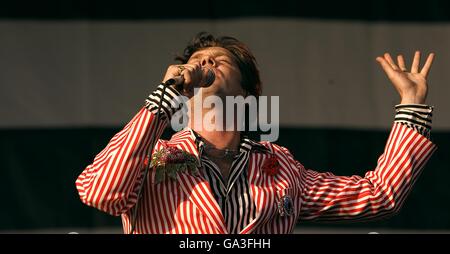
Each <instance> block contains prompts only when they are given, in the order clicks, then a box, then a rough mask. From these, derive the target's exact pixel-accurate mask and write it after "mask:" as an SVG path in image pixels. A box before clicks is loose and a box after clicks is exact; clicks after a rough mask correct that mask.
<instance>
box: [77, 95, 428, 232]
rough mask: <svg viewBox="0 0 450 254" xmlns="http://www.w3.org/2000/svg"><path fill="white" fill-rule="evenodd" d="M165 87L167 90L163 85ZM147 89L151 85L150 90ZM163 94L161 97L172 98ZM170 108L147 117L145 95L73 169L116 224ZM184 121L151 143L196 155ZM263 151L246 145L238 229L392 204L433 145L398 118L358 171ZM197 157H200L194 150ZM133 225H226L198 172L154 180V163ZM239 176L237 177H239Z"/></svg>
mask: <svg viewBox="0 0 450 254" xmlns="http://www.w3.org/2000/svg"><path fill="white" fill-rule="evenodd" d="M169 91H170V92H174V91H172V90H169ZM155 93H158V91H156V92H155ZM171 97H172V98H169V97H167V98H165V101H166V103H163V107H166V106H168V105H172V106H174V105H176V104H177V103H175V102H174V101H173V100H174V99H176V98H174V97H173V94H172V95H171ZM174 111H175V109H167V108H166V109H165V112H167V113H168V114H169V115H168V116H166V117H165V118H164V121H160V122H159V124H158V125H156V124H155V121H154V120H155V107H154V106H152V103H151V102H149V101H147V103H146V107H143V108H142V109H141V110H140V111H139V112H138V113H137V114H136V115H135V117H134V118H133V119H132V120H131V121H130V122H129V123H128V124H127V125H126V126H125V127H124V128H123V129H122V130H121V131H120V132H119V133H117V134H116V135H115V136H114V137H113V138H112V139H111V141H110V142H109V143H108V145H107V146H106V147H105V148H104V149H103V150H102V151H101V152H100V153H99V154H98V155H97V156H96V157H95V159H94V161H93V163H92V164H90V165H88V166H87V167H86V169H85V170H84V171H83V172H82V173H81V174H80V176H79V177H78V179H77V180H76V187H77V190H78V193H79V195H80V198H81V201H82V202H83V203H85V204H87V205H89V206H92V207H95V208H97V209H100V210H102V211H105V212H107V213H109V214H112V215H116V216H119V215H120V216H121V217H122V221H123V227H124V232H125V233H129V232H130V230H131V224H130V217H131V214H132V213H133V207H134V205H135V204H136V201H137V191H138V190H137V189H138V186H139V183H141V181H142V180H143V179H142V178H143V177H142V175H143V174H142V173H143V161H144V158H145V155H146V153H147V152H148V151H149V149H150V147H149V146H150V144H149V142H150V139H151V138H152V137H156V138H159V137H160V136H161V133H162V130H163V129H164V128H165V127H166V125H167V123H168V119H169V118H170V115H171V114H173V112H174ZM191 134H192V133H191V131H190V130H189V129H185V130H183V131H180V132H178V133H176V134H175V135H174V136H173V137H172V138H171V140H169V141H166V140H161V139H159V140H158V142H157V144H156V147H155V150H159V149H161V148H163V147H176V148H178V149H182V150H185V151H187V152H189V153H191V154H193V155H195V156H196V157H197V158H199V151H198V149H197V145H196V142H195V139H194V138H193V137H192V135H191ZM259 144H261V145H263V146H265V147H266V149H267V150H268V152H266V153H256V152H252V151H251V152H250V153H249V155H248V164H247V167H246V170H244V171H245V174H242V175H245V177H246V180H247V184H248V188H249V191H250V197H251V199H252V203H253V204H254V205H255V213H254V217H253V216H251V217H252V218H251V219H250V221H249V223H247V225H245V226H244V227H243V228H242V229H240V232H239V233H241V234H248V233H291V232H292V231H293V228H294V226H295V224H296V222H297V220H299V219H302V220H310V219H323V220H343V219H348V220H361V219H372V218H378V217H383V216H387V215H391V214H393V213H395V212H397V211H398V210H399V209H400V208H401V206H402V204H403V203H404V201H405V199H406V196H407V195H408V193H409V192H410V190H411V188H412V186H413V185H414V183H415V182H416V180H417V178H418V176H419V174H420V172H421V170H422V169H423V167H424V165H425V164H426V162H427V161H428V159H429V158H430V156H431V155H432V154H433V152H434V151H435V149H436V146H435V145H434V144H433V143H432V142H431V141H430V140H428V139H427V138H426V137H424V136H423V135H421V134H420V133H418V132H417V131H415V130H414V129H411V128H408V127H407V126H406V125H404V124H401V123H394V125H393V127H392V130H391V132H390V135H389V137H388V140H387V144H386V147H385V150H384V153H383V154H382V155H381V156H380V157H379V159H378V163H377V166H376V168H375V169H374V170H373V171H369V172H367V173H366V174H365V176H364V177H360V176H350V177H346V176H335V175H333V174H332V173H329V172H326V173H320V172H317V171H313V170H310V169H307V168H305V167H304V166H303V165H302V164H301V163H300V162H298V161H297V160H295V158H294V157H293V156H292V154H291V153H290V152H289V151H288V150H287V149H286V148H284V147H281V146H278V145H275V144H272V143H268V142H260V143H259ZM272 156H276V158H277V160H278V162H279V164H280V168H279V172H278V173H277V174H276V175H274V176H272V175H269V174H267V173H266V172H264V171H263V170H262V166H263V165H264V163H265V162H267V161H268V159H270V158H271V157H272ZM199 161H200V158H199ZM145 180H146V184H145V185H144V188H145V189H144V191H143V196H142V200H140V202H141V205H140V206H139V211H138V217H137V225H136V230H135V231H134V233H196V234H203V233H220V234H225V233H231V231H232V230H233V228H232V227H228V226H227V221H226V220H225V216H224V214H223V212H222V209H221V206H220V205H219V203H218V202H217V200H216V198H215V197H214V191H213V190H212V187H211V184H210V183H209V182H208V180H207V179H206V177H202V176H197V175H190V174H188V173H180V174H179V175H178V181H171V180H166V181H165V182H162V183H159V184H155V181H154V180H155V171H154V170H153V171H151V172H150V174H149V175H148V176H147V179H145ZM244 182H245V181H244ZM286 197H291V198H292V205H293V210H294V213H293V214H292V215H290V216H281V215H280V213H279V211H278V204H279V203H280V201H281V200H282V199H283V198H286Z"/></svg>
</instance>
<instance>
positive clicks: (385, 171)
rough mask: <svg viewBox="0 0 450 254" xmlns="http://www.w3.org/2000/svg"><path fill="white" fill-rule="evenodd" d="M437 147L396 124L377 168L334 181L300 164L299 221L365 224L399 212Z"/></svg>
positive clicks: (329, 176) (339, 177) (298, 164)
mask: <svg viewBox="0 0 450 254" xmlns="http://www.w3.org/2000/svg"><path fill="white" fill-rule="evenodd" d="M435 150H436V146H435V145H434V144H433V143H432V142H431V141H430V140H428V139H427V138H426V137H424V136H423V135H421V134H420V133H419V132H417V131H416V130H414V129H412V128H409V127H407V126H406V125H404V124H401V123H394V125H393V127H392V130H391V132H390V135H389V138H388V141H387V144H386V146H385V149H384V153H383V154H382V155H381V156H380V157H379V159H378V163H377V166H376V168H375V169H374V170H373V171H369V172H367V173H366V174H365V176H364V177H361V176H350V177H346V176H335V175H333V174H332V173H319V172H316V171H313V170H309V169H305V168H304V167H303V165H302V164H300V163H299V162H298V161H295V160H294V159H292V158H291V159H292V163H295V164H296V169H297V173H298V176H299V178H300V180H299V183H300V193H301V194H300V197H299V198H300V202H301V208H300V211H299V213H300V214H299V218H300V219H301V220H311V219H320V220H342V219H349V220H360V219H362V220H367V219H374V218H380V217H384V216H388V215H392V214H394V213H396V212H398V211H399V210H400V208H401V206H402V204H403V203H404V201H405V199H406V197H407V195H408V193H409V192H410V191H411V188H412V186H413V185H414V183H415V182H416V180H417V178H418V177H419V175H420V172H421V170H422V169H423V167H424V165H425V164H426V162H427V161H428V159H429V158H430V157H431V155H432V154H433V152H434V151H435Z"/></svg>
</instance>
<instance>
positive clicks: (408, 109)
mask: <svg viewBox="0 0 450 254" xmlns="http://www.w3.org/2000/svg"><path fill="white" fill-rule="evenodd" d="M433 109H434V108H433V107H432V106H428V105H424V104H399V105H396V106H395V112H396V114H395V122H397V123H403V124H405V125H406V126H408V127H410V128H412V129H414V130H416V131H418V132H419V133H420V134H422V135H424V136H426V137H428V138H429V137H430V131H431V123H432V117H433Z"/></svg>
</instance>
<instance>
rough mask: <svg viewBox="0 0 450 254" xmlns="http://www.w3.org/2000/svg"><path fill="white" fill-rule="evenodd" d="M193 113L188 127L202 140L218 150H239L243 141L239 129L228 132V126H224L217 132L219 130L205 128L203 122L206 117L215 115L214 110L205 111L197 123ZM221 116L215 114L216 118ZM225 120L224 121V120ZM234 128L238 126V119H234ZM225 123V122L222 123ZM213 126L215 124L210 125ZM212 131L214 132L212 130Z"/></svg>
mask: <svg viewBox="0 0 450 254" xmlns="http://www.w3.org/2000/svg"><path fill="white" fill-rule="evenodd" d="M192 112H193V111H191V112H190V114H189V115H190V117H189V122H188V127H189V128H191V129H192V130H194V131H195V132H197V133H198V134H199V135H200V136H202V138H203V139H204V140H205V141H206V142H207V144H209V145H211V146H213V147H214V148H216V149H221V150H225V149H229V150H237V149H238V147H239V144H240V140H241V133H240V132H239V131H238V130H237V128H232V129H233V130H226V126H225V125H222V127H223V128H222V130H217V129H218V128H205V126H204V124H203V120H204V119H205V115H207V114H209V115H211V114H214V113H215V112H214V109H203V110H202V111H201V112H202V113H201V114H200V115H199V116H200V117H201V118H200V119H198V122H196V121H195V120H196V119H195V118H194V114H192ZM219 115H220V114H215V116H216V117H217V116H219ZM223 120H224V119H223ZM234 120H235V121H234V123H233V124H234V126H237V125H236V123H235V122H236V118H235V119H234ZM222 123H224V121H222ZM210 124H212V125H213V126H216V125H215V122H213V123H210ZM211 129H212V130H211Z"/></svg>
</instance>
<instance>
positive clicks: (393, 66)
mask: <svg viewBox="0 0 450 254" xmlns="http://www.w3.org/2000/svg"><path fill="white" fill-rule="evenodd" d="M384 59H386V61H387V62H388V63H389V64H390V65H391V67H392V69H394V70H398V69H399V68H398V66H397V65H396V64H395V62H394V60H392V57H391V55H390V54H389V53H385V54H384Z"/></svg>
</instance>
